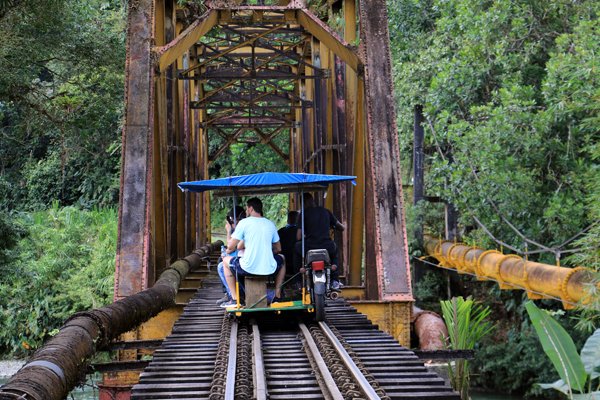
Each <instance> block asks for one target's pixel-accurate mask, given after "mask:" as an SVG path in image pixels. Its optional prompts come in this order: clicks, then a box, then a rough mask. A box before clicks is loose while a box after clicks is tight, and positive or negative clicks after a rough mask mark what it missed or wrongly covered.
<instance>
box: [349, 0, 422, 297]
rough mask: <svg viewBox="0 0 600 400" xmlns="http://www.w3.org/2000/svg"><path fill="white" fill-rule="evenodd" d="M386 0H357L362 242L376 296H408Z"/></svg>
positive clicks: (407, 267) (405, 241)
mask: <svg viewBox="0 0 600 400" xmlns="http://www.w3.org/2000/svg"><path fill="white" fill-rule="evenodd" d="M387 21H388V20H387V12H386V2H385V0H369V1H367V0H361V1H360V27H361V29H360V32H361V42H362V45H363V50H364V53H365V58H366V59H367V60H369V63H368V65H367V66H366V67H365V93H366V98H365V100H366V104H367V138H368V142H369V153H368V157H369V163H368V165H369V170H368V171H367V176H368V177H369V178H368V179H369V180H370V184H371V185H372V186H371V190H369V196H368V198H367V202H368V204H370V206H369V207H367V208H371V207H373V208H374V210H373V220H367V225H369V226H371V227H372V229H373V230H374V232H373V234H374V236H373V237H372V240H373V247H371V248H369V247H367V252H372V253H373V257H371V258H368V260H369V259H371V260H373V261H374V262H375V264H374V265H369V264H367V268H375V269H376V270H377V278H378V298H379V299H380V300H409V301H410V300H413V298H412V290H411V284H410V279H411V277H410V264H409V261H408V245H407V239H406V224H405V221H404V203H403V201H404V200H403V198H402V182H401V174H400V154H399V146H398V131H397V128H396V116H395V113H394V112H393V110H394V107H395V105H394V97H393V89H392V69H391V62H390V42H389V35H388V28H387V23H388V22H387Z"/></svg>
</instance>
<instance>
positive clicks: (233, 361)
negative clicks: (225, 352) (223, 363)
mask: <svg viewBox="0 0 600 400" xmlns="http://www.w3.org/2000/svg"><path fill="white" fill-rule="evenodd" d="M237 333H238V322H237V321H233V322H232V323H231V335H230V336H229V359H228V360H227V382H226V383H225V400H235V371H236V366H237Z"/></svg>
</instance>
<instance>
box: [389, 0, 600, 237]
mask: <svg viewBox="0 0 600 400" xmlns="http://www.w3.org/2000/svg"><path fill="white" fill-rule="evenodd" d="M597 12H598V5H597V2H593V1H582V2H568V1H562V0H558V1H557V0H555V1H551V2H547V1H541V0H520V1H514V2H507V1H500V0H497V1H487V2H479V1H474V0H451V1H435V0H431V1H425V2H416V1H413V0H395V1H390V2H389V14H390V29H391V31H390V32H391V39H392V45H393V48H394V51H393V56H394V68H395V74H394V79H395V86H396V96H397V98H398V111H399V120H398V122H399V127H400V132H402V137H401V143H404V144H405V145H404V146H405V151H406V152H407V153H408V154H410V153H409V152H411V150H412V149H411V147H410V146H411V142H412V140H411V137H410V135H411V133H412V124H413V115H412V111H413V107H414V105H415V104H423V105H424V108H425V113H426V118H427V123H426V141H428V143H427V144H428V146H429V148H430V149H431V152H430V157H429V160H428V166H429V169H428V171H427V176H426V179H425V181H426V182H427V184H428V194H429V195H440V196H441V197H443V198H444V199H446V200H449V201H451V202H452V203H454V204H455V205H456V206H457V207H458V208H459V211H460V213H461V215H462V218H463V223H464V224H465V225H466V227H467V228H468V227H469V226H470V225H472V219H471V216H477V217H478V218H479V219H480V220H481V221H482V222H483V223H484V224H485V225H486V226H487V227H488V228H490V229H491V230H492V232H494V233H495V235H496V236H497V237H500V238H502V240H503V241H505V242H507V243H511V244H513V245H517V246H519V247H521V245H522V239H521V238H520V237H518V236H517V235H516V234H515V233H514V232H513V231H512V230H511V229H509V228H508V227H507V226H506V225H505V224H503V223H502V222H501V220H500V219H499V218H498V216H497V212H496V209H494V206H495V207H496V208H497V211H498V212H499V213H500V214H501V215H503V216H504V217H506V218H507V219H508V220H509V221H510V222H511V223H512V224H513V225H515V226H516V227H517V228H518V229H519V230H520V231H521V232H523V233H524V234H525V236H527V237H529V238H531V239H533V240H536V241H538V242H541V243H544V244H546V245H557V244H559V243H562V242H564V241H565V240H567V239H569V238H570V237H572V236H573V235H575V234H577V233H578V232H579V231H581V230H582V229H583V228H585V227H586V226H587V225H589V224H590V223H591V222H592V221H594V219H592V218H591V216H590V215H589V207H590V205H589V204H588V203H586V201H585V200H586V198H590V197H589V194H591V193H590V192H589V187H588V185H587V182H589V181H590V179H591V178H592V175H593V174H594V173H596V174H595V175H598V174H597V166H595V162H594V158H593V156H592V150H594V149H595V148H596V147H597V144H596V143H595V142H597V141H595V142H594V141H593V140H591V135H593V134H594V133H597V129H598V117H597V116H598V112H597V111H598V101H597V98H598V90H599V87H600V86H599V84H598V82H600V81H599V80H598V79H597V76H598V71H597V68H594V65H597V62H598V48H597V47H598V46H599V43H598V42H599V41H598V39H597V34H595V28H596V25H597V24H596V23H597ZM596 194H597V193H596ZM595 198H597V196H596V197H595ZM590 201H591V198H590ZM492 204H493V205H494V206H492ZM557 226H558V227H560V229H556V227H557Z"/></svg>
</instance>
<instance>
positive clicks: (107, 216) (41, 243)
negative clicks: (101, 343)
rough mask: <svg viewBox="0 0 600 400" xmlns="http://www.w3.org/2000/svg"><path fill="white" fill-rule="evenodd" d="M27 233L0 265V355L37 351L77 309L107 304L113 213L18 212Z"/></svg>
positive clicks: (54, 209)
mask: <svg viewBox="0 0 600 400" xmlns="http://www.w3.org/2000/svg"><path fill="white" fill-rule="evenodd" d="M19 221H20V223H21V224H22V225H23V226H24V227H25V229H26V230H27V232H28V235H27V236H26V237H24V238H22V239H20V240H19V242H18V243H17V244H16V246H15V248H14V250H13V251H12V252H11V254H12V256H13V257H12V258H11V259H10V261H9V262H6V263H4V264H3V265H0V269H1V270H2V271H3V273H2V275H1V276H0V292H1V293H3V296H2V297H0V310H1V311H0V326H1V329H0V353H5V354H6V353H13V354H17V355H18V354H21V353H23V352H24V350H28V349H34V348H36V347H38V346H39V345H40V344H42V342H43V341H44V339H46V338H47V336H48V335H49V334H50V333H51V332H52V331H53V330H54V329H57V328H59V327H60V326H61V325H62V323H63V322H64V320H65V319H66V318H67V317H69V316H70V315H71V314H73V313H74V312H76V311H81V310H86V309H90V308H95V307H100V306H102V305H105V304H107V303H110V302H111V301H112V293H113V274H114V256H115V250H116V236H117V235H116V231H117V212H116V211H115V210H114V209H105V210H97V209H96V210H92V211H82V210H79V209H76V208H74V207H66V208H59V207H58V206H57V205H56V203H55V205H54V207H52V208H51V209H50V210H47V211H39V212H35V213H31V214H25V213H24V214H21V215H20V216H19Z"/></svg>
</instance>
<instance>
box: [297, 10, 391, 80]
mask: <svg viewBox="0 0 600 400" xmlns="http://www.w3.org/2000/svg"><path fill="white" fill-rule="evenodd" d="M374 12H375V11H374ZM377 13H381V10H378V11H377ZM297 18H298V22H299V23H300V25H302V26H303V27H304V29H306V30H307V31H308V32H310V34H311V35H313V36H314V37H316V38H317V39H319V40H320V41H321V42H323V43H325V45H326V46H327V47H329V48H330V49H331V50H332V51H333V52H334V53H335V54H336V55H337V56H338V57H340V58H341V59H342V60H344V62H345V63H346V64H348V66H350V67H351V68H352V69H353V70H354V71H360V70H361V69H362V68H363V62H362V61H361V59H360V58H359V57H358V55H357V54H356V52H355V51H354V50H353V49H352V48H351V47H350V46H349V45H348V43H346V42H345V41H344V40H343V39H341V38H340V37H339V36H338V35H337V33H335V32H334V31H332V30H331V29H330V28H329V27H328V26H327V25H325V24H324V23H323V22H322V21H321V20H320V19H319V18H317V17H316V16H315V15H314V14H313V13H312V12H310V11H309V10H299V11H297ZM383 23H384V24H387V20H386V21H383ZM386 31H387V29H386Z"/></svg>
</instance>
